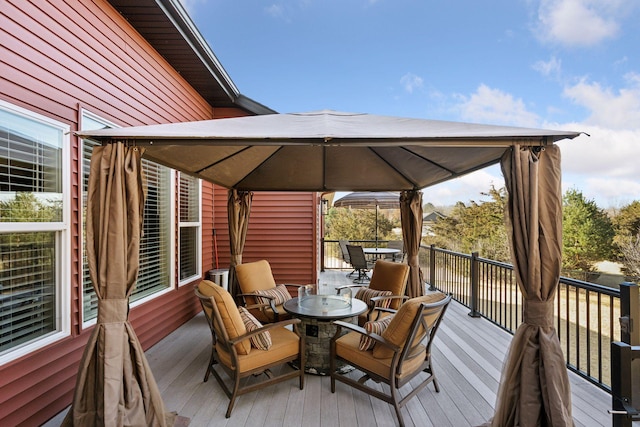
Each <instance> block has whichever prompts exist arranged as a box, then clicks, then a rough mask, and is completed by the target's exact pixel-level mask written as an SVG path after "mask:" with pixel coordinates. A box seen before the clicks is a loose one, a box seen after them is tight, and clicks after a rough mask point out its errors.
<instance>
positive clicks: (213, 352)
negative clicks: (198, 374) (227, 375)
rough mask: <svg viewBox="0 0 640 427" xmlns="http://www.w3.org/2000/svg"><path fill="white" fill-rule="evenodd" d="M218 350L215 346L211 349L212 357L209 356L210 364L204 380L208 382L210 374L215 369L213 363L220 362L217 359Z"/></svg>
mask: <svg viewBox="0 0 640 427" xmlns="http://www.w3.org/2000/svg"><path fill="white" fill-rule="evenodd" d="M215 352H216V350H215V349H214V348H212V349H211V357H210V358H209V365H207V372H205V374H204V381H203V382H205V383H206V382H207V380H208V379H209V375H211V371H212V370H213V365H215V364H216V363H218V362H217V361H216V353H215Z"/></svg>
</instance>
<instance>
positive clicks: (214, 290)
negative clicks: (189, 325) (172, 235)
mask: <svg viewBox="0 0 640 427" xmlns="http://www.w3.org/2000/svg"><path fill="white" fill-rule="evenodd" d="M194 292H195V294H196V296H197V297H198V299H199V300H200V304H201V305H202V309H203V311H204V314H205V317H206V319H207V323H208V324H209V328H210V329H211V337H212V347H211V358H210V359H209V364H208V366H207V372H206V373H205V376H204V381H205V382H206V381H207V380H208V379H209V374H213V376H214V377H215V378H216V380H217V381H218V384H219V385H220V387H221V388H222V390H223V391H224V393H225V394H226V395H227V397H228V398H229V405H228V407H227V412H226V414H225V417H226V418H229V417H230V416H231V411H232V410H233V406H234V403H235V401H236V398H237V397H238V396H240V395H243V394H245V393H249V392H252V391H255V390H259V389H263V388H265V387H267V386H270V385H272V384H276V383H279V382H282V381H286V380H289V379H292V378H296V377H297V378H298V379H299V386H300V390H302V389H303V388H304V369H302V368H300V367H304V366H305V352H304V345H305V334H304V333H302V332H301V331H300V328H299V326H298V325H299V323H300V319H289V320H284V321H281V322H277V323H271V324H268V325H266V326H263V325H262V324H260V322H258V321H257V320H256V319H255V318H254V317H253V316H251V314H249V312H248V311H247V310H246V309H245V308H244V307H237V306H236V304H235V302H234V300H233V297H232V296H231V294H230V293H229V292H227V291H226V290H225V289H224V288H222V287H221V286H218V285H216V284H215V283H213V282H211V281H208V280H203V281H202V282H200V283H199V284H198V285H197V286H196V287H195V288H194ZM289 325H293V331H291V330H289V329H288V328H287V326H289ZM289 328H291V326H289ZM216 359H217V360H216ZM218 362H219V363H218ZM291 362H293V363H291ZM280 365H283V366H282V367H280ZM284 365H286V366H284ZM217 366H219V367H221V368H220V369H221V370H223V371H224V372H225V373H226V375H227V376H228V378H229V379H230V380H231V381H230V384H229V385H227V382H228V380H227V381H225V380H223V378H222V376H221V373H219V372H218V370H217V369H216V367H217ZM276 367H277V369H275V368H276ZM272 368H274V370H273V371H271V369H272ZM274 371H275V372H277V373H278V374H277V375H275V374H274ZM263 374H264V377H262V375H263ZM247 377H252V378H251V380H249V381H248V380H247ZM258 378H260V379H258Z"/></svg>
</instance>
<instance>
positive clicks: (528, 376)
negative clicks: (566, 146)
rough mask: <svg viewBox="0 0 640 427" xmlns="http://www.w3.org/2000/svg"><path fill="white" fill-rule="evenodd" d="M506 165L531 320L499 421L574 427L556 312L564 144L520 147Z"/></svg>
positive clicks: (511, 358)
mask: <svg viewBox="0 0 640 427" xmlns="http://www.w3.org/2000/svg"><path fill="white" fill-rule="evenodd" d="M502 172H503V174H504V178H505V183H506V187H507V190H508V193H509V202H508V206H509V217H510V218H511V223H510V227H509V236H510V240H511V247H512V251H511V256H512V262H513V267H514V271H515V274H516V279H517V283H518V286H519V287H520V290H521V291H522V294H523V297H524V319H523V320H524V323H522V324H521V325H520V326H519V327H518V329H517V331H516V333H515V335H514V337H513V340H512V342H511V346H510V348H509V351H508V354H507V356H506V359H505V364H504V367H503V371H502V378H501V381H500V387H499V390H498V395H497V401H496V411H495V415H494V417H493V420H492V423H491V425H492V426H494V427H504V426H520V427H528V426H573V425H574V423H573V419H572V417H571V390H570V384H569V378H568V375H567V368H566V366H565V361H564V356H563V354H562V349H561V347H560V340H559V339H558V335H557V333H556V329H555V327H554V311H553V309H554V296H555V293H556V289H557V286H558V281H559V277H560V267H561V263H562V253H561V251H562V189H561V182H560V177H561V173H560V149H559V148H558V147H556V146H555V145H552V146H549V147H546V148H545V149H540V148H538V147H534V148H532V147H519V146H515V147H512V148H511V149H509V150H507V151H506V152H505V154H504V156H503V157H502Z"/></svg>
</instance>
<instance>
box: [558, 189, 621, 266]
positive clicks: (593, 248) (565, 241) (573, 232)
mask: <svg viewBox="0 0 640 427" xmlns="http://www.w3.org/2000/svg"><path fill="white" fill-rule="evenodd" d="M562 220H563V226H562V235H563V236H562V263H563V267H564V268H567V269H571V270H576V269H577V270H584V271H590V270H592V269H593V266H594V264H595V263H596V262H598V261H602V260H606V259H609V258H610V257H611V255H612V250H611V248H612V243H613V236H614V230H613V225H612V224H611V220H610V219H609V217H608V216H607V214H606V213H605V212H604V210H602V209H600V208H598V206H597V205H596V203H595V202H594V201H593V200H587V199H585V197H584V195H583V194H582V192H580V191H578V190H576V189H571V190H568V191H567V192H566V193H565V195H564V197H563V200H562Z"/></svg>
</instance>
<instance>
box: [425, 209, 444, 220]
mask: <svg viewBox="0 0 640 427" xmlns="http://www.w3.org/2000/svg"><path fill="white" fill-rule="evenodd" d="M446 217H447V216H446V215H445V214H442V213H440V212H438V211H433V212H431V213H429V214H427V215H425V216H424V217H423V218H422V221H423V222H436V221H438V220H439V219H443V218H446Z"/></svg>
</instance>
